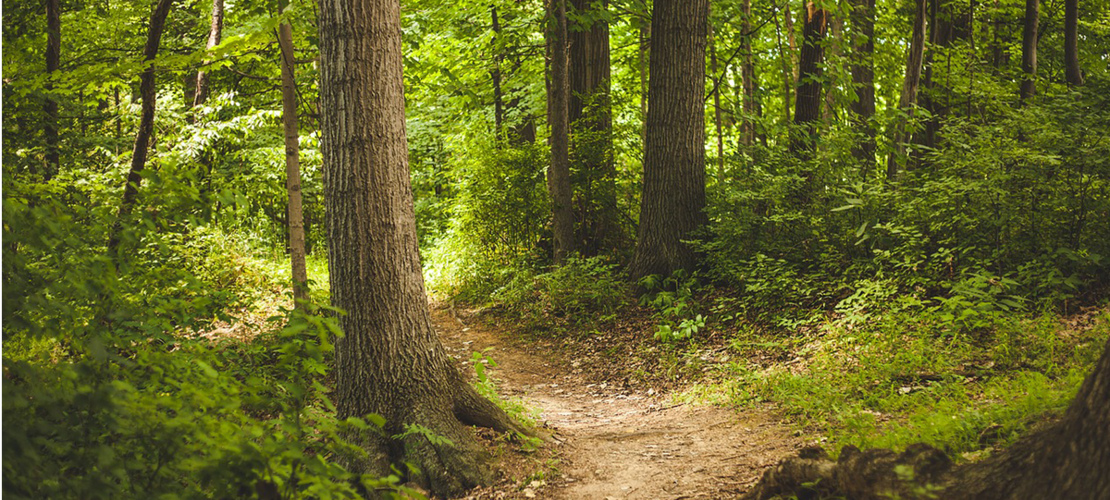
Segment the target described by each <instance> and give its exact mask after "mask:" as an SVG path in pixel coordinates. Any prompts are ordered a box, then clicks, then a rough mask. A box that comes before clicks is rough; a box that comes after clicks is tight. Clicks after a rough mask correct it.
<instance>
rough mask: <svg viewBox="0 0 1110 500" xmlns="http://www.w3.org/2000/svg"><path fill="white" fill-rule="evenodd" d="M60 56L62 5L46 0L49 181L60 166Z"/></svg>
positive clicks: (45, 174) (45, 176)
mask: <svg viewBox="0 0 1110 500" xmlns="http://www.w3.org/2000/svg"><path fill="white" fill-rule="evenodd" d="M61 57H62V6H61V3H60V2H59V0H46V76H47V78H46V84H45V85H44V86H43V87H44V89H45V90H46V102H45V103H44V104H43V111H44V112H45V113H46V123H45V124H44V126H43V135H44V136H45V139H46V154H45V155H44V156H45V160H46V168H45V169H44V171H43V175H42V178H43V180H46V181H49V180H50V179H51V178H53V177H54V174H56V173H57V172H58V169H59V168H60V163H61V160H60V152H59V149H58V101H57V100H55V99H54V93H53V91H54V78H55V77H56V76H57V75H55V74H54V73H55V72H56V71H58V66H59V64H60V62H61Z"/></svg>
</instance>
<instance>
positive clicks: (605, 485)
mask: <svg viewBox="0 0 1110 500" xmlns="http://www.w3.org/2000/svg"><path fill="white" fill-rule="evenodd" d="M432 316H433V319H434V321H435V323H436V327H437V329H438V331H439V333H440V337H441V338H442V340H443V343H444V345H445V347H446V348H447V349H448V351H449V352H450V353H451V354H452V355H453V356H456V357H457V358H459V359H462V360H469V359H470V357H471V353H473V352H484V353H485V355H486V356H487V357H488V358H490V359H492V360H493V361H495V362H496V364H497V367H496V368H494V369H491V370H490V372H491V373H492V375H493V377H494V380H496V381H497V383H498V387H499V390H500V393H501V394H502V395H503V396H506V397H517V398H521V399H523V400H524V401H525V402H526V404H528V405H529V406H530V407H532V408H536V409H538V410H539V411H540V420H541V421H542V422H545V423H546V426H547V427H548V428H549V430H550V431H552V435H551V438H550V440H549V443H550V444H549V446H552V447H555V448H557V454H558V456H559V464H558V466H557V469H558V472H559V474H558V477H554V478H553V477H550V476H548V477H547V478H546V480H544V481H531V482H529V484H523V483H520V482H513V481H508V482H507V483H505V484H502V485H500V486H499V487H495V488H490V489H485V490H481V491H478V492H475V493H473V494H472V495H471V496H470V497H468V498H475V499H478V498H482V499H499V498H547V499H556V500H578V499H598V500H608V499H652V500H657V499H666V500H678V499H695V498H707V499H718V498H736V497H738V496H739V495H740V494H741V493H743V492H744V491H746V490H747V489H748V487H749V486H751V485H752V484H753V483H754V482H755V481H756V480H757V479H758V478H759V476H760V475H761V474H762V473H763V470H764V469H766V468H768V467H770V466H772V465H774V464H775V463H777V462H778V461H779V460H780V459H782V458H784V457H786V456H788V455H790V454H792V453H794V452H795V451H796V450H797V449H798V447H800V446H801V442H800V441H799V439H798V438H795V437H793V435H792V433H791V432H790V430H789V429H788V428H787V427H786V425H785V424H783V423H781V422H780V421H778V420H777V419H776V418H775V417H774V415H773V414H772V413H770V412H767V411H747V412H745V413H737V412H736V411H733V410H729V409H723V408H716V407H710V406H693V405H675V404H673V403H672V402H671V401H670V397H669V395H667V394H657V393H654V391H651V392H652V394H647V393H644V392H642V391H641V390H639V389H629V388H624V387H617V384H611V383H608V382H606V381H598V380H590V379H589V378H588V376H587V375H585V374H584V372H583V370H580V369H576V368H577V367H575V366H574V362H573V361H568V360H565V359H563V358H562V357H561V355H560V354H558V353H557V352H556V350H555V349H554V348H553V347H550V346H545V345H543V344H542V343H534V342H532V343H526V342H523V341H519V340H514V339H512V338H510V337H509V335H508V334H507V333H505V332H498V331H493V330H492V329H490V328H488V327H485V326H483V325H482V324H481V322H479V321H476V320H475V321H471V320H466V319H459V318H458V317H457V316H456V315H454V314H453V313H452V312H450V311H449V310H447V309H443V308H439V309H433V311H432ZM614 362H620V360H614ZM521 479H523V478H516V481H520V480H521Z"/></svg>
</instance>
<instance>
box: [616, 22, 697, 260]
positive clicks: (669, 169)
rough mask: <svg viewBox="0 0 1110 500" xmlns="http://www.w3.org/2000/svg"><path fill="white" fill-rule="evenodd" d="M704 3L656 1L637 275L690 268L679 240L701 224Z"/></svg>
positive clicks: (690, 251) (689, 250)
mask: <svg viewBox="0 0 1110 500" xmlns="http://www.w3.org/2000/svg"><path fill="white" fill-rule="evenodd" d="M708 15H709V1H708V0H656V1H655V5H654V9H653V11H652V18H651V32H652V38H651V69H650V72H651V79H650V81H649V82H648V85H649V88H648V101H649V104H648V116H647V143H646V145H645V151H644V187H643V197H642V199H641V203H640V226H639V230H638V237H637V241H636V249H635V252H634V254H633V257H632V262H631V263H630V264H629V266H628V272H629V275H630V277H631V278H632V279H634V280H636V279H639V278H642V277H644V276H648V275H652V274H659V275H664V276H670V275H671V274H672V273H673V272H674V271H676V270H678V269H688V270H689V269H691V268H692V267H693V266H694V264H695V262H696V260H697V257H696V254H695V252H694V250H693V249H692V248H690V247H689V246H688V245H687V244H686V243H683V241H682V240H684V239H688V238H690V236H691V232H692V231H694V230H695V229H697V228H699V227H701V226H703V225H705V224H706V223H707V218H706V215H705V212H704V208H705V44H706V39H707V36H706V35H707V33H706V29H707V17H708Z"/></svg>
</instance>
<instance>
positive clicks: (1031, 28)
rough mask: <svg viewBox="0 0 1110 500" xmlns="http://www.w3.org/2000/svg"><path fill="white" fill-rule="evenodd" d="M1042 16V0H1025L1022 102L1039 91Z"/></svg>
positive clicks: (1022, 40)
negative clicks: (1038, 52)
mask: <svg viewBox="0 0 1110 500" xmlns="http://www.w3.org/2000/svg"><path fill="white" fill-rule="evenodd" d="M1040 17H1041V2H1040V0H1025V29H1024V30H1022V33H1021V72H1022V73H1024V74H1025V79H1024V80H1022V81H1021V93H1020V97H1021V102H1022V104H1024V103H1025V101H1026V100H1028V99H1030V98H1031V97H1033V95H1034V94H1036V93H1037V38H1038V36H1037V28H1038V24H1039V22H1040Z"/></svg>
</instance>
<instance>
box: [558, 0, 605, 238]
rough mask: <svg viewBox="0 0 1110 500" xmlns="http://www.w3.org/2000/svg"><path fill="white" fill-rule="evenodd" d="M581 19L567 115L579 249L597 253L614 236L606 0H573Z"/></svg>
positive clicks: (575, 32) (573, 34) (574, 37)
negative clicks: (575, 173)
mask: <svg viewBox="0 0 1110 500" xmlns="http://www.w3.org/2000/svg"><path fill="white" fill-rule="evenodd" d="M571 5H572V6H573V7H574V13H575V15H574V17H575V18H576V19H578V20H579V21H578V23H577V25H576V26H574V28H573V29H568V33H567V37H568V41H569V44H570V45H569V47H568V59H569V69H568V71H569V75H568V78H569V80H570V95H569V102H568V111H567V113H568V114H567V119H568V121H569V122H570V127H571V138H572V142H573V145H572V146H573V165H574V167H576V168H575V169H576V170H577V171H578V175H577V176H576V178H577V182H576V184H577V185H578V191H579V200H578V203H577V204H576V206H577V212H578V213H577V216H576V219H577V220H579V221H581V227H580V230H579V233H580V236H579V238H578V241H579V244H578V245H575V246H576V247H581V251H582V252H583V253H584V254H586V255H595V254H597V253H598V252H599V251H601V249H602V247H603V246H605V245H606V243H607V242H609V243H612V242H611V241H610V240H611V239H612V238H613V237H615V235H614V234H612V233H613V232H614V230H615V229H616V225H617V223H616V216H615V209H616V205H617V200H616V177H617V172H616V168H615V167H614V165H613V160H612V149H613V134H612V128H613V125H612V123H613V120H612V112H611V109H612V105H611V101H610V95H609V86H610V84H609V82H610V73H611V70H610V55H609V22H608V21H607V20H606V17H607V14H608V12H607V10H608V0H572V3H571Z"/></svg>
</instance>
